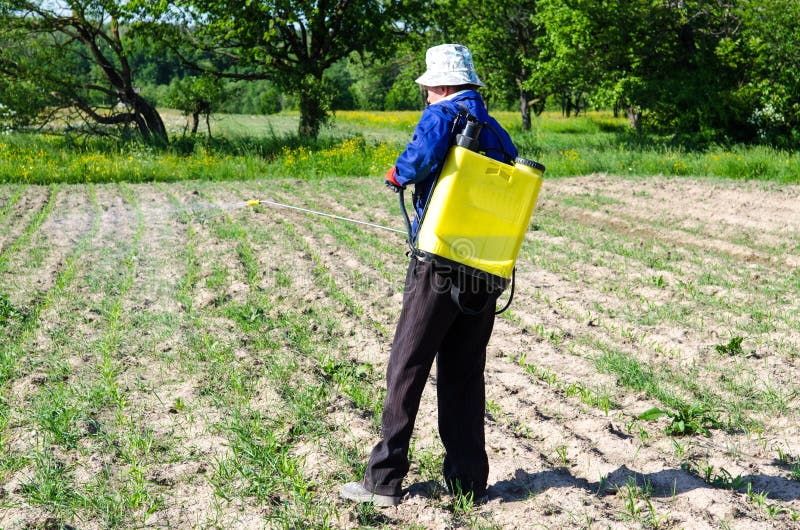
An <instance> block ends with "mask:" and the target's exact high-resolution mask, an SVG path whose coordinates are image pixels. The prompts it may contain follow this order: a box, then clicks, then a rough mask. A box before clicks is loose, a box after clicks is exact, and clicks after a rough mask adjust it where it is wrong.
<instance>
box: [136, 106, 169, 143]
mask: <svg viewBox="0 0 800 530" xmlns="http://www.w3.org/2000/svg"><path fill="white" fill-rule="evenodd" d="M131 103H132V106H133V111H134V113H135V114H136V115H137V117H139V118H140V119H137V120H136V126H137V127H138V128H139V132H140V133H141V134H142V137H143V138H144V139H145V140H147V141H151V142H155V143H167V128H166V127H165V126H164V121H163V120H162V119H161V116H160V115H159V114H158V111H157V110H156V108H155V107H154V106H153V105H151V104H150V102H149V101H147V100H146V99H144V98H143V97H141V96H140V95H138V94H134V96H133V97H132V98H131Z"/></svg>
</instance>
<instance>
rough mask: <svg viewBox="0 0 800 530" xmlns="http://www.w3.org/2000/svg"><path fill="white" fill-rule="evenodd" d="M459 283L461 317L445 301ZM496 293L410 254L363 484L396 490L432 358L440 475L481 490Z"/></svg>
mask: <svg viewBox="0 0 800 530" xmlns="http://www.w3.org/2000/svg"><path fill="white" fill-rule="evenodd" d="M452 282H458V285H459V286H460V287H461V289H462V291H464V292H463V294H462V295H461V298H460V299H461V302H462V305H463V306H465V307H469V308H481V307H483V308H484V309H483V310H482V311H481V312H480V313H479V314H477V315H467V314H465V313H463V312H462V311H461V310H460V309H459V308H458V306H457V305H456V304H455V303H454V302H453V301H452V300H451V295H450V286H451V285H452ZM498 294H499V293H496V292H495V293H491V292H489V288H488V287H487V285H486V283H485V281H483V280H476V279H474V278H471V277H469V276H467V275H465V274H464V273H463V272H458V271H454V270H452V269H448V268H443V267H442V266H440V265H437V264H435V263H431V262H422V261H419V260H417V259H414V258H412V259H411V264H410V265H409V268H408V273H407V274H406V284H405V293H404V295H403V309H402V311H401V313H400V320H399V322H398V324H397V331H396V332H395V337H394V342H393V344H392V350H391V353H390V356H389V365H388V367H387V370H386V387H387V393H386V402H385V404H384V409H383V417H382V421H381V435H382V437H383V438H382V440H381V441H380V442H379V443H378V444H377V445H376V446H375V447H374V449H373V450H372V454H371V455H370V459H369V463H368V464H367V469H366V473H365V475H364V479H363V482H362V484H363V485H364V487H366V488H367V489H369V490H370V491H373V492H374V493H377V494H380V495H399V494H400V492H401V489H402V482H403V478H404V477H405V475H406V473H408V469H409V461H408V447H409V442H410V439H411V432H412V430H413V429H414V421H415V419H416V416H417V411H418V410H419V402H420V398H421V396H422V391H423V389H424V387H425V382H426V380H427V378H428V375H429V374H430V370H431V366H432V364H433V360H434V358H436V361H437V362H436V392H437V397H438V406H439V435H440V436H441V438H442V443H443V444H444V448H445V458H444V465H443V473H444V478H445V481H446V482H447V484H448V485H449V486H450V487H451V488H453V487H454V486H455V485H456V483H457V484H458V485H459V487H460V488H461V489H462V490H463V491H465V492H470V491H471V492H473V493H475V494H476V495H481V494H483V492H484V491H485V490H486V481H487V478H488V475H489V461H488V458H487V456H486V450H485V447H484V445H485V443H484V431H483V421H484V411H485V389H484V385H485V383H484V374H483V372H484V367H485V365H486V344H487V343H488V342H489V337H490V336H491V334H492V327H493V326H494V310H495V302H496V299H497V296H498Z"/></svg>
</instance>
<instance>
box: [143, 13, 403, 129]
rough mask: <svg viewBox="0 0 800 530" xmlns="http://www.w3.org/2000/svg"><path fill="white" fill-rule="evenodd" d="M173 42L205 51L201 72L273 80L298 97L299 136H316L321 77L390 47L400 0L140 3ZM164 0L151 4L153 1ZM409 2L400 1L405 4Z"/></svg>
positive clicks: (325, 89)
mask: <svg viewBox="0 0 800 530" xmlns="http://www.w3.org/2000/svg"><path fill="white" fill-rule="evenodd" d="M142 5H143V6H149V7H148V9H149V12H150V14H151V17H153V20H155V21H157V22H158V24H157V25H156V26H154V27H155V28H156V29H155V32H156V33H157V34H159V35H160V36H161V37H162V38H164V39H165V41H167V42H169V43H170V44H171V45H172V46H173V47H174V48H180V46H185V45H186V43H188V44H189V46H190V47H191V48H194V49H199V50H202V51H203V52H205V53H206V59H205V60H203V61H197V60H194V61H192V63H193V65H194V66H195V67H196V68H198V69H199V70H201V71H205V72H213V73H214V74H215V75H219V76H223V77H228V78H235V79H268V80H270V81H272V82H273V83H275V84H277V85H278V86H279V87H280V88H281V89H283V90H285V91H287V92H291V93H295V94H297V95H298V97H299V100H300V104H299V106H300V126H299V134H300V135H301V136H309V137H316V136H317V134H318V132H319V128H320V125H321V124H322V123H324V122H325V120H326V119H327V117H328V110H329V108H330V104H331V101H332V99H333V96H332V94H331V91H330V90H329V86H328V84H327V83H326V80H325V78H324V76H323V74H324V73H325V70H326V69H327V68H328V67H330V66H331V65H333V64H334V63H335V62H336V61H338V60H340V59H342V58H344V57H346V56H348V55H349V54H350V53H351V52H354V51H359V52H362V51H385V50H387V49H389V48H390V47H391V45H392V42H393V39H394V38H395V37H396V36H397V35H398V34H399V33H400V29H399V26H397V25H395V24H394V22H395V21H396V20H397V17H398V15H399V13H400V8H401V1H400V0H335V1H327V0H260V1H257V0H224V1H223V0H179V1H177V2H170V3H167V2H160V3H158V4H154V3H152V2H142ZM154 5H155V6H157V7H160V8H161V10H160V11H154V10H153V6H154ZM410 5H411V4H408V3H407V2H406V3H404V4H402V7H404V8H408V7H409V6H410Z"/></svg>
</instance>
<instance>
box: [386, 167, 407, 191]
mask: <svg viewBox="0 0 800 530" xmlns="http://www.w3.org/2000/svg"><path fill="white" fill-rule="evenodd" d="M384 183H385V184H386V187H387V188H389V189H390V190H392V191H394V192H398V191H400V190H404V189H406V187H405V186H403V185H402V184H400V183H399V182H397V168H396V167H395V166H392V168H391V169H390V170H389V171H387V172H386V176H385V177H384Z"/></svg>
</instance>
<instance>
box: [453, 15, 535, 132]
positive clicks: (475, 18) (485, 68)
mask: <svg viewBox="0 0 800 530" xmlns="http://www.w3.org/2000/svg"><path fill="white" fill-rule="evenodd" d="M536 3H537V2H536V0H505V1H495V2H485V1H477V2H476V1H475V0H458V1H457V12H461V13H468V14H469V15H468V16H466V17H463V18H455V19H454V21H455V22H456V23H460V24H461V25H462V27H463V29H462V31H463V32H464V36H465V43H466V44H467V45H468V46H469V47H470V49H471V50H472V52H473V54H474V55H475V60H476V62H477V63H478V67H479V69H480V75H481V76H482V77H483V81H484V82H485V83H486V84H487V85H488V88H489V92H490V94H492V95H494V94H496V95H498V96H501V95H503V94H509V95H510V94H513V95H514V96H515V97H516V99H517V100H518V101H519V110H520V116H521V119H522V129H523V130H525V131H528V130H530V128H531V110H533V112H534V114H540V113H541V112H542V111H543V110H544V103H545V98H546V96H547V94H546V92H543V91H542V90H541V89H540V88H539V87H536V86H534V85H533V84H531V83H530V82H529V80H530V77H531V73H532V67H531V65H530V63H529V62H528V61H526V58H528V57H535V56H536V55H537V51H538V50H537V48H536V36H537V34H538V31H537V27H536V25H535V24H534V21H533V18H532V17H533V15H534V13H535V12H536ZM501 97H502V96H501Z"/></svg>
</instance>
